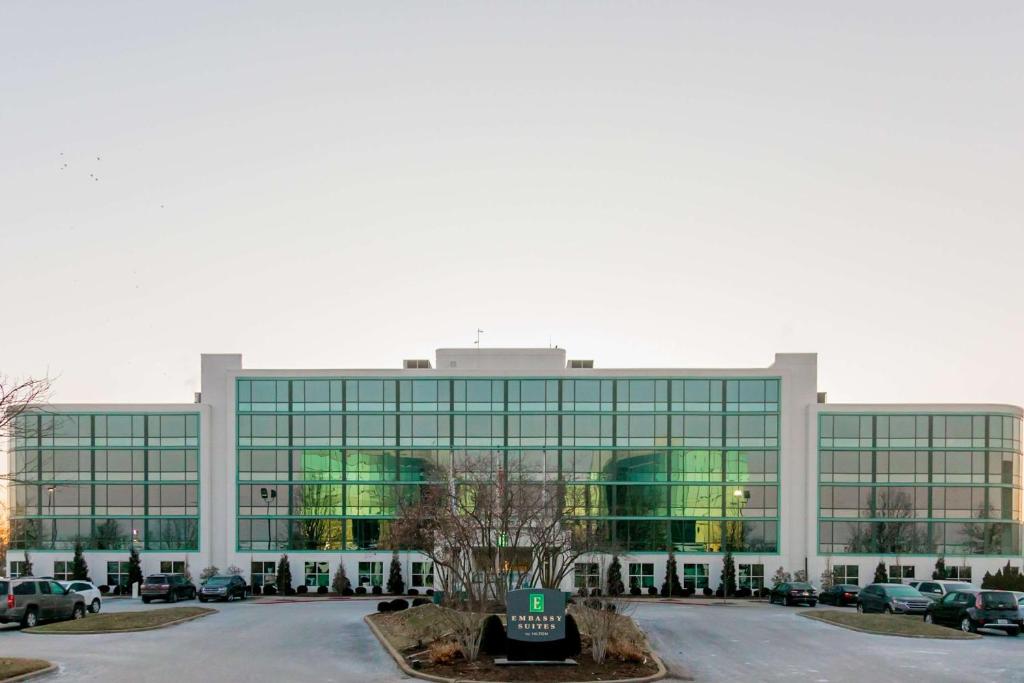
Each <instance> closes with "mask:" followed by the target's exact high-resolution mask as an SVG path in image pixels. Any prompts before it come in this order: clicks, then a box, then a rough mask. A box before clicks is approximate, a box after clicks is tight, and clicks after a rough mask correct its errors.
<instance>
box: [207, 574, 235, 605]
mask: <svg viewBox="0 0 1024 683" xmlns="http://www.w3.org/2000/svg"><path fill="white" fill-rule="evenodd" d="M231 598H238V599H239V600H245V579H243V578H242V577H241V576H211V577H210V578H209V579H207V580H206V583H204V584H203V587H202V588H200V589H199V602H206V601H207V600H224V601H225V602H230V601H231Z"/></svg>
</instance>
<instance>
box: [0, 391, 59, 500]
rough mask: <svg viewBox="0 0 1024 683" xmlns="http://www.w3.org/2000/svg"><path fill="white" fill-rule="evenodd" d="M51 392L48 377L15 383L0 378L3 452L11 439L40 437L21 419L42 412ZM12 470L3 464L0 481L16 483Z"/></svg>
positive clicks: (6, 462) (1, 464)
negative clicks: (22, 416)
mask: <svg viewBox="0 0 1024 683" xmlns="http://www.w3.org/2000/svg"><path fill="white" fill-rule="evenodd" d="M50 389H51V382H50V380H49V379H47V378H45V377H44V378H34V377H29V378H27V379H13V378H11V377H7V376H5V375H0V444H3V446H2V447H0V451H6V445H7V444H6V441H7V439H8V438H10V437H14V436H19V437H34V436H38V430H36V429H35V428H34V427H29V426H23V422H22V421H19V420H18V417H20V416H21V415H24V414H25V413H27V412H29V411H41V410H43V408H44V406H45V404H46V402H47V400H48V399H49V397H50ZM9 457H10V456H9ZM13 469H14V468H13V467H12V466H11V463H10V462H8V461H0V481H15V478H14V475H13ZM0 497H3V496H0Z"/></svg>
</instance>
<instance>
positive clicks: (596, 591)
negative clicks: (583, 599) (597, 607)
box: [590, 588, 601, 598]
mask: <svg viewBox="0 0 1024 683" xmlns="http://www.w3.org/2000/svg"><path fill="white" fill-rule="evenodd" d="M590 597H592V598H599V597H601V589H600V588H594V589H591V591H590Z"/></svg>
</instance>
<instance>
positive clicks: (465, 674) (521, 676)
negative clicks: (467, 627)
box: [403, 651, 658, 681]
mask: <svg viewBox="0 0 1024 683" xmlns="http://www.w3.org/2000/svg"><path fill="white" fill-rule="evenodd" d="M403 654H405V653H403ZM576 661H577V663H578V666H495V664H494V659H493V658H492V657H488V656H487V655H480V659H478V660H477V661H475V662H472V663H470V662H458V663H456V664H449V665H437V664H431V663H430V662H423V664H422V667H421V668H420V671H422V672H423V673H426V674H433V675H434V676H445V677H448V678H469V679H474V680H478V681H614V680H615V679H623V678H640V677H642V676H650V675H652V674H655V673H657V671H658V667H657V666H656V665H655V664H654V662H651V661H648V663H647V664H635V663H631V662H617V661H612V660H611V659H608V660H606V661H605V663H604V664H595V663H594V660H593V659H592V658H591V656H590V653H589V652H586V651H585V652H583V654H582V655H580V656H579V657H577V658H576Z"/></svg>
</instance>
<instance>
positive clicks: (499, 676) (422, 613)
mask: <svg viewBox="0 0 1024 683" xmlns="http://www.w3.org/2000/svg"><path fill="white" fill-rule="evenodd" d="M443 609H445V608H443V607H438V606H437V605H433V604H429V605H421V606H419V607H413V608H410V609H405V610H401V611H398V612H390V613H379V614H373V615H370V616H369V617H368V619H369V620H370V621H371V622H372V623H373V625H374V626H376V627H377V629H378V630H379V631H380V633H381V635H382V636H383V638H384V639H385V640H386V641H387V642H388V643H389V644H390V645H391V646H392V647H393V648H394V649H395V650H396V651H397V652H398V653H399V655H400V656H401V657H402V658H403V659H404V661H405V663H406V664H407V665H409V666H411V667H413V668H414V669H415V670H416V672H417V673H423V674H427V675H430V676H440V677H444V678H452V679H469V680H478V681H555V682H570V681H594V680H601V681H615V680H622V679H633V678H644V677H647V676H653V675H655V674H657V673H658V672H659V671H660V670H661V669H660V667H659V665H658V663H657V661H656V660H655V658H654V657H653V655H651V653H650V649H649V646H648V645H647V641H646V638H645V637H644V635H643V632H642V631H640V629H639V628H638V627H637V626H636V623H635V622H634V621H633V620H632V619H631V618H629V617H627V616H620V617H618V621H619V623H618V624H617V626H616V633H615V636H616V641H615V643H613V645H612V646H610V647H609V652H608V656H607V658H606V660H605V661H604V662H603V663H601V664H597V663H596V662H594V660H593V657H592V654H591V650H590V645H591V643H590V638H589V635H588V634H587V633H586V632H584V631H583V630H582V627H581V633H580V636H581V638H580V640H581V641H582V644H583V648H582V652H581V653H580V654H579V656H577V657H575V660H576V661H577V666H527V665H518V666H497V665H496V664H495V663H494V660H495V656H492V655H487V654H483V653H482V652H481V654H480V656H479V657H478V659H477V660H476V661H475V662H468V661H466V660H465V659H463V658H462V657H461V655H455V656H454V658H453V659H452V660H451V661H447V662H446V661H435V660H434V657H433V656H432V653H431V649H432V648H431V646H432V645H433V646H434V648H435V649H436V648H438V647H440V648H441V649H442V650H443V649H444V646H445V645H447V644H448V643H449V642H450V641H451V637H450V633H449V631H448V628H447V626H446V623H445V621H444V620H443V619H442V615H441V610H443ZM499 616H501V617H502V619H503V620H504V617H503V615H499ZM499 632H500V631H499ZM450 649H454V645H451V646H450ZM498 656H499V657H500V655H498Z"/></svg>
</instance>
